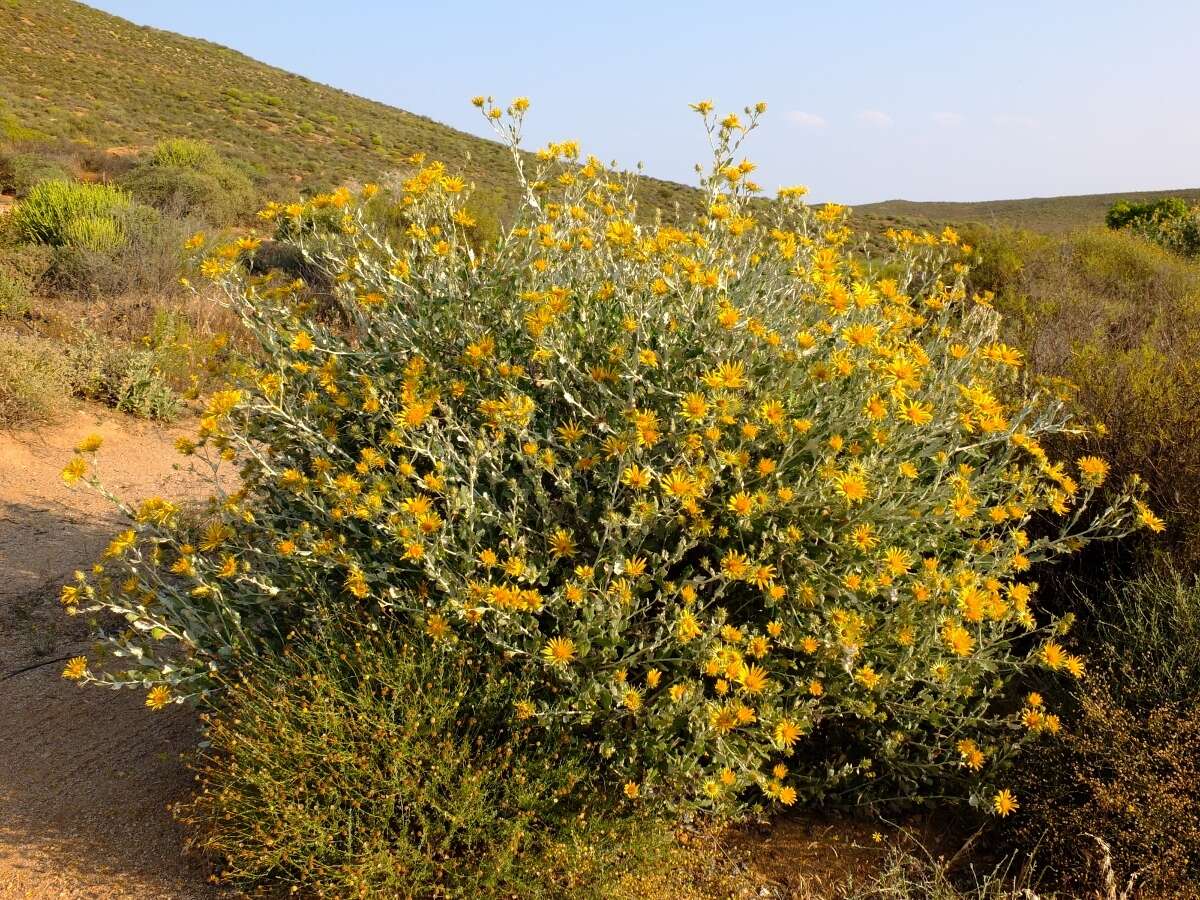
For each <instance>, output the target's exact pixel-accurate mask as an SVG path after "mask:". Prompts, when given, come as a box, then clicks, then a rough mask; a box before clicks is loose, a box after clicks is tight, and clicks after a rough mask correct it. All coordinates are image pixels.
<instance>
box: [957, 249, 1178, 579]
mask: <svg viewBox="0 0 1200 900" xmlns="http://www.w3.org/2000/svg"><path fill="white" fill-rule="evenodd" d="M967 239H968V240H970V241H971V242H972V243H973V244H975V246H976V247H977V260H976V265H975V267H974V268H973V269H972V270H971V275H970V280H971V284H972V286H973V288H974V289H976V290H979V291H985V290H986V291H992V292H993V293H994V294H995V304H996V306H997V308H998V309H1000V310H1002V311H1003V312H1004V314H1005V320H1004V321H1005V329H1006V332H1007V338H1008V339H1009V340H1011V341H1012V342H1013V343H1014V344H1016V345H1017V346H1019V347H1021V348H1023V349H1024V350H1025V352H1026V353H1027V354H1028V356H1029V362H1030V368H1031V370H1032V371H1033V372H1034V373H1036V374H1039V375H1044V376H1050V377H1053V378H1057V379H1065V381H1066V382H1067V383H1069V384H1070V385H1073V388H1072V395H1073V400H1072V402H1073V404H1074V408H1075V410H1076V411H1077V414H1078V415H1080V416H1081V418H1083V419H1084V420H1085V421H1089V422H1094V423H1096V427H1095V429H1094V430H1093V431H1092V432H1091V434H1090V435H1089V436H1088V439H1087V447H1088V448H1089V450H1090V451H1091V452H1094V453H1096V454H1097V455H1100V456H1103V457H1104V458H1105V459H1107V460H1109V461H1110V463H1111V464H1112V467H1113V475H1114V483H1117V484H1119V483H1121V480H1122V479H1123V478H1125V477H1127V476H1129V475H1130V474H1131V473H1134V472H1137V473H1140V475H1141V476H1142V477H1143V478H1144V479H1145V481H1146V485H1147V489H1148V492H1149V497H1150V499H1151V501H1152V502H1153V504H1154V505H1155V508H1156V509H1159V510H1161V511H1162V514H1163V518H1164V520H1165V521H1166V523H1167V526H1168V531H1167V534H1166V536H1165V537H1166V538H1167V542H1166V543H1164V542H1162V541H1160V540H1156V541H1155V542H1154V544H1153V545H1152V547H1151V548H1142V549H1144V550H1145V549H1152V548H1153V547H1158V548H1168V547H1169V548H1170V549H1171V550H1172V551H1173V552H1174V554H1175V556H1176V558H1177V560H1178V561H1179V562H1180V563H1181V564H1182V565H1184V566H1192V567H1194V566H1195V565H1197V563H1200V408H1198V407H1197V399H1196V398H1197V397H1200V263H1198V262H1196V261H1193V260H1186V259H1182V258H1180V257H1178V256H1176V255H1174V254H1171V253H1168V252H1166V251H1164V250H1162V249H1159V248H1158V247H1155V246H1153V245H1151V244H1149V243H1147V242H1146V241H1144V240H1142V239H1140V238H1138V237H1136V236H1135V235H1132V234H1128V233H1126V232H1120V231H1103V230H1097V231H1090V232H1082V233H1077V234H1073V235H1068V236H1065V237H1047V236H1043V235H1034V234H1030V233H1028V232H1010V231H993V230H984V229H978V230H974V231H972V232H971V233H970V234H969V235H968V236H967ZM1131 561H1132V555H1130V558H1129V559H1126V560H1113V562H1120V563H1122V564H1124V563H1126V562H1131ZM1088 562H1089V563H1090V564H1091V569H1092V571H1094V572H1102V571H1103V570H1102V568H1101V566H1100V565H1098V564H1097V563H1098V561H1097V560H1096V559H1095V557H1094V556H1093V557H1092V558H1090V559H1089V560H1088ZM1129 571H1131V570H1130V569H1128V567H1126V568H1125V573H1126V574H1128V572H1129ZM1102 580H1103V575H1101V576H1100V578H1099V579H1098V581H1097V582H1096V583H1097V584H1099V583H1100V581H1102Z"/></svg>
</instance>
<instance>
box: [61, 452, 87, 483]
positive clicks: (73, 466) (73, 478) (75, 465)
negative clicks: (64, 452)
mask: <svg viewBox="0 0 1200 900" xmlns="http://www.w3.org/2000/svg"><path fill="white" fill-rule="evenodd" d="M87 471H88V464H87V461H86V460H85V459H84V458H83V457H82V456H74V457H72V458H71V461H70V462H69V463H67V465H66V467H65V468H64V469H63V470H62V480H63V481H65V482H66V483H67V484H75V482H77V481H79V479H80V478H82V477H83V476H84V475H86V474H87Z"/></svg>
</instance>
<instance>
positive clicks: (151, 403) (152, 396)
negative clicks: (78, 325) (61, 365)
mask: <svg viewBox="0 0 1200 900" xmlns="http://www.w3.org/2000/svg"><path fill="white" fill-rule="evenodd" d="M65 356H66V360H67V363H68V365H69V368H70V371H71V380H72V387H73V390H74V393H75V394H76V396H79V397H82V398H83V399H85V400H93V401H95V402H98V403H103V404H105V405H106V406H111V407H112V408H114V409H117V410H119V411H121V412H126V413H129V414H130V415H134V416H138V417H140V418H143V419H158V420H161V421H171V420H172V419H174V418H176V416H177V415H178V414H179V411H180V402H179V397H178V395H177V394H176V392H175V391H174V390H173V389H172V387H171V385H170V384H169V383H168V381H167V379H166V377H165V376H164V374H163V371H162V368H161V366H160V360H159V355H158V354H157V353H156V352H155V350H154V349H153V348H139V347H130V346H128V345H125V344H122V343H120V342H117V341H113V340H110V339H109V338H106V337H104V336H103V335H100V334H97V333H96V332H94V331H90V330H84V331H83V332H82V334H81V336H80V338H79V339H78V340H77V341H75V342H74V343H73V344H71V345H70V346H69V347H68V348H67V349H66V353H65Z"/></svg>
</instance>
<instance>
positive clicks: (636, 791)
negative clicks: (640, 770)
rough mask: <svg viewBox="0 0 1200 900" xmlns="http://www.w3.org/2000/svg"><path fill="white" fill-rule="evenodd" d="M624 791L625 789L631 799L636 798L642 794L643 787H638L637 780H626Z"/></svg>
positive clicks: (626, 794)
mask: <svg viewBox="0 0 1200 900" xmlns="http://www.w3.org/2000/svg"><path fill="white" fill-rule="evenodd" d="M624 791H625V796H626V797H628V798H629V799H630V800H636V799H637V798H638V797H640V796H641V794H642V789H641V788H640V787H638V784H637V782H636V781H627V782H625V787H624Z"/></svg>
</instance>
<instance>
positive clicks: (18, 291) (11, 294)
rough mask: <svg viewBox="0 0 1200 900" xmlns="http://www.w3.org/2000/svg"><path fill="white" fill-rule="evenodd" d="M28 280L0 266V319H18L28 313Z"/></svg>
mask: <svg viewBox="0 0 1200 900" xmlns="http://www.w3.org/2000/svg"><path fill="white" fill-rule="evenodd" d="M30 287H31V284H30V280H29V279H28V278H25V277H24V276H23V275H21V273H19V272H16V271H13V270H12V269H9V268H7V267H5V266H0V319H20V318H23V317H24V316H25V315H27V314H28V313H29V293H30Z"/></svg>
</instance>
